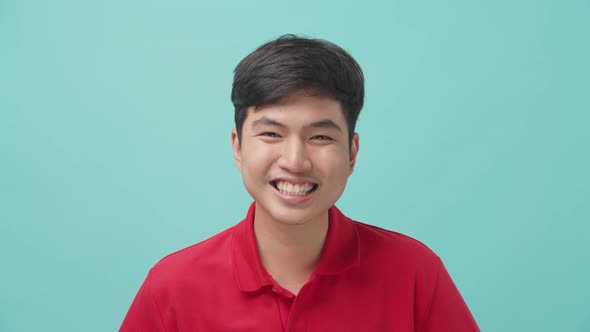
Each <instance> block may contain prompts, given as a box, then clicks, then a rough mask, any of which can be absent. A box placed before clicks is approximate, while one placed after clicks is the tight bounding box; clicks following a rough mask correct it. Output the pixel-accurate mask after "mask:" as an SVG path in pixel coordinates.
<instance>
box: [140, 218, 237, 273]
mask: <svg viewBox="0 0 590 332" xmlns="http://www.w3.org/2000/svg"><path fill="white" fill-rule="evenodd" d="M234 228H235V226H234V227H231V228H229V229H226V230H225V231H223V232H221V233H218V234H216V235H214V236H212V237H210V238H208V239H206V240H204V241H201V242H199V243H196V244H193V245H191V246H189V247H186V248H184V249H181V250H178V251H176V252H173V253H171V254H169V255H167V256H165V257H164V258H162V259H161V260H160V261H159V262H157V263H156V264H155V265H154V266H153V267H152V269H151V271H150V276H151V279H152V283H156V284H160V283H161V284H170V283H171V282H173V283H178V282H182V281H183V280H190V281H194V280H195V277H198V278H199V279H201V280H202V279H203V278H204V277H205V276H207V275H215V274H219V273H224V272H228V271H230V269H231V261H230V260H229V257H231V256H230V251H231V240H232V233H233V230H234Z"/></svg>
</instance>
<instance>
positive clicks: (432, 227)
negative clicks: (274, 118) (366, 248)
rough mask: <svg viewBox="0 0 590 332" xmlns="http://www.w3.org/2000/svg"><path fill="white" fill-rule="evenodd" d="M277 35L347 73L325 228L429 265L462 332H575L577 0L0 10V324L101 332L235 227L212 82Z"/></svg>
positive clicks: (224, 113) (46, 5)
mask: <svg viewBox="0 0 590 332" xmlns="http://www.w3.org/2000/svg"><path fill="white" fill-rule="evenodd" d="M284 33H297V34H305V35H309V36H314V37H320V38H325V39H328V40H331V41H334V42H336V43H338V44H340V45H341V46H342V47H344V48H345V49H347V50H348V51H349V52H350V53H351V54H352V55H353V56H354V57H355V58H356V59H357V60H358V62H359V63H360V64H361V66H362V67H363V69H364V71H365V75H366V81H367V82H366V89H367V95H366V104H365V108H364V110H363V113H361V116H360V120H359V123H358V128H357V131H358V132H359V133H360V137H361V150H360V154H359V160H358V164H357V168H356V170H355V173H354V174H353V176H352V177H351V179H350V182H349V185H348V188H347V191H346V192H345V194H344V196H343V197H342V198H341V200H340V201H339V203H338V206H339V207H340V208H341V209H342V210H343V211H344V212H345V213H347V214H348V215H349V216H350V217H352V218H355V219H357V220H361V221H364V222H368V223H372V224H375V225H379V226H382V227H386V228H389V229H393V230H396V231H399V232H403V233H406V234H408V235H410V236H413V237H415V238H417V239H419V240H421V241H423V242H424V243H426V244H427V245H428V246H430V247H431V248H432V249H433V250H435V251H436V252H437V253H438V254H439V255H440V256H441V257H442V259H443V261H444V262H445V263H446V265H447V268H448V269H449V271H450V273H451V275H452V276H453V278H454V280H455V282H456V284H457V286H458V287H459V289H460V290H461V292H462V294H463V296H464V297H465V299H466V301H467V303H468V304H469V306H470V308H471V310H472V312H473V314H474V316H475V318H476V320H477V321H478V323H479V325H480V327H481V328H482V330H483V331H503V332H504V331H590V309H589V308H590V304H589V300H588V299H589V298H590V286H589V285H588V283H589V281H590V263H589V261H590V236H589V232H590V227H589V226H588V222H589V221H590V199H589V197H590V189H589V188H590V176H589V175H588V170H589V169H590V153H589V150H590V144H589V143H590V131H589V130H588V125H589V123H590V115H589V112H590V97H589V94H590V89H589V86H590V65H589V59H590V3H589V2H588V1H585V0H584V1H582V0H580V1H573V0H572V1H570V0H565V1H544V0H542V1H532V0H529V1H487V2H474V1H461V0H451V1H444V2H443V1H369V2H364V3H361V2H359V1H354V2H347V1H309V0H303V1H297V2H286V1H263V0H256V1H248V2H237V1H236V2H234V3H231V2H228V1H223V2H216V3H214V2H210V1H208V2H200V1H194V0H193V1H188V0H186V1H183V0H173V1H113V0H107V1H93V2H89V1H74V0H55V1H31V0H20V1H8V0H0V47H1V49H0V257H1V264H0V331H115V330H117V329H118V327H119V325H120V323H121V321H122V319H123V317H124V315H125V313H126V311H127V309H128V307H129V305H130V303H131V301H132V299H133V297H134V295H135V293H136V292H137V290H138V288H139V286H140V284H141V283H142V282H143V279H144V278H145V275H146V273H147V271H148V269H149V268H150V267H151V266H152V265H153V264H154V263H156V262H157V261H158V260H159V259H160V258H161V257H163V256H164V255H166V254H168V253H171V252H173V251H175V250H178V249H180V248H183V247H185V246H188V245H190V244H193V243H195V242H199V241H201V240H203V239H205V238H207V237H209V236H212V235H214V234H215V233H217V232H219V231H221V230H223V229H225V228H227V227H230V226H231V225H233V224H235V223H237V222H238V221H239V220H241V219H242V218H243V217H244V215H245V212H246V209H247V207H248V205H249V204H250V201H251V199H250V197H249V196H248V195H247V193H246V191H245V190H244V188H243V186H242V183H241V178H240V175H239V173H238V171H237V169H236V167H235V166H234V164H233V160H232V156H231V149H230V130H231V129H232V127H233V108H232V105H231V103H230V99H229V94H230V90H231V80H232V71H233V69H234V67H235V65H236V64H237V63H238V62H239V61H240V59H242V58H243V57H244V56H246V55H247V54H248V53H249V52H251V51H252V50H253V49H254V48H255V47H256V46H258V45H260V44H261V43H264V42H266V41H268V40H270V39H272V38H274V37H277V36H279V35H281V34H284Z"/></svg>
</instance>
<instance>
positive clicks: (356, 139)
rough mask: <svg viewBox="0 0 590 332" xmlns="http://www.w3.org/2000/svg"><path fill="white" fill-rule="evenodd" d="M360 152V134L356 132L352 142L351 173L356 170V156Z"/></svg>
mask: <svg viewBox="0 0 590 332" xmlns="http://www.w3.org/2000/svg"><path fill="white" fill-rule="evenodd" d="M358 153H359V134H357V133H354V135H353V136H352V142H351V144H350V161H349V163H350V174H352V171H354V165H355V164H356V156H357V155H358Z"/></svg>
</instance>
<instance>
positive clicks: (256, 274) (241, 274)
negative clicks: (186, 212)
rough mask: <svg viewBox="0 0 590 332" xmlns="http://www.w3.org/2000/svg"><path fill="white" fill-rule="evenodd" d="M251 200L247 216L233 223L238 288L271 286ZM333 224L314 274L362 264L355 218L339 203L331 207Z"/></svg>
mask: <svg viewBox="0 0 590 332" xmlns="http://www.w3.org/2000/svg"><path fill="white" fill-rule="evenodd" d="M255 211H256V204H255V203H252V205H250V208H249V209H248V214H247V215H246V218H245V219H244V220H242V221H241V222H240V223H239V224H237V225H236V226H235V227H234V231H233V237H232V261H233V267H234V274H235V279H236V282H237V284H238V288H239V289H240V290H241V291H244V292H255V291H258V290H260V289H261V288H263V287H265V286H272V285H273V281H272V277H271V276H270V275H269V274H268V272H266V270H265V269H264V267H263V266H262V263H261V262H260V259H259V256H258V249H257V246H256V238H255V235H254V212H255ZM328 217H329V222H330V226H329V227H328V235H327V237H326V243H325V244H324V248H323V250H322V254H321V256H320V261H319V263H318V266H317V267H316V270H315V271H314V274H318V275H320V274H323V275H329V274H338V273H342V272H344V271H346V270H348V269H351V268H353V267H358V266H360V245H359V236H358V233H357V229H356V226H355V224H354V222H353V221H352V220H351V219H349V218H348V217H346V216H345V215H344V214H342V212H340V210H338V208H336V206H332V207H331V208H330V209H329V210H328Z"/></svg>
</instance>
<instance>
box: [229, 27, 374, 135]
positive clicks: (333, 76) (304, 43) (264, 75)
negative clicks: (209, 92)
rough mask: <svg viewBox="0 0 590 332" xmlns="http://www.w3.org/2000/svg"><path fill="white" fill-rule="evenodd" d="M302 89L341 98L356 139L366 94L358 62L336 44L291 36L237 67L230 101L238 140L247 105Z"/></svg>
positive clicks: (275, 99)
mask: <svg viewBox="0 0 590 332" xmlns="http://www.w3.org/2000/svg"><path fill="white" fill-rule="evenodd" d="M301 91H305V92H309V93H312V94H314V95H316V96H323V97H330V98H333V99H335V100H337V101H339V102H340V105H341V107H342V111H343V114H344V117H345V118H346V123H347V125H348V132H349V141H350V142H352V138H353V135H354V128H355V125H356V121H357V119H358V115H359V113H360V111H361V109H362V107H363V101H364V95H365V88H364V76H363V72H362V70H361V68H360V66H359V64H358V63H357V62H356V61H355V60H354V58H353V57H352V56H351V55H350V54H348V53H347V52H346V51H345V50H343V49H342V48H341V47H339V46H338V45H336V44H334V43H332V42H329V41H327V40H322V39H312V38H306V37H298V36H295V35H291V34H289V35H284V36H281V37H279V38H277V39H275V40H272V41H270V42H268V43H266V44H263V45H262V46H260V47H258V48H257V49H256V50H255V51H254V52H252V53H250V54H249V55H248V56H247V57H245V58H244V59H243V60H242V61H241V62H240V63H239V64H238V65H237V66H236V69H235V70H234V82H233V86H232V92H231V100H232V103H233V104H234V108H235V122H236V130H237V133H238V139H239V140H241V137H242V136H241V135H242V126H243V124H244V120H245V119H246V116H247V114H248V108H250V107H255V108H258V107H262V106H265V105H269V104H273V103H277V102H280V101H281V100H284V99H285V98H287V97H289V96H292V95H294V94H295V93H298V92H301Z"/></svg>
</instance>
